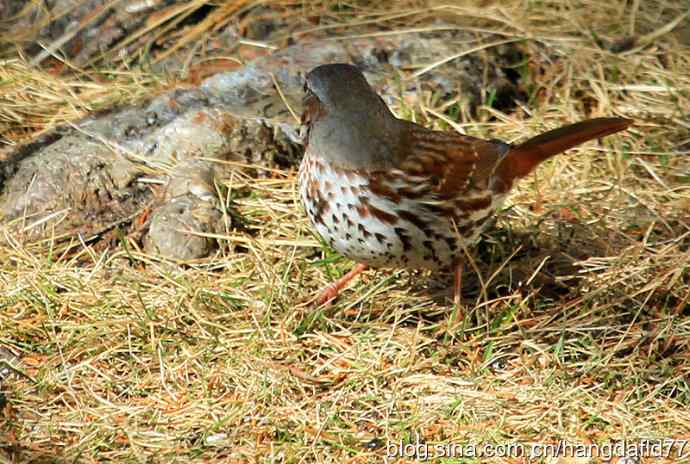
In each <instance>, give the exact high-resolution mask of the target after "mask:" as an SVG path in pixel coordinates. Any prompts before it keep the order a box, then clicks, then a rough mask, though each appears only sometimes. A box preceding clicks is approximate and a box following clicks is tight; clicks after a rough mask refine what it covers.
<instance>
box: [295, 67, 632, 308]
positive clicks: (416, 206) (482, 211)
mask: <svg viewBox="0 0 690 464" xmlns="http://www.w3.org/2000/svg"><path fill="white" fill-rule="evenodd" d="M305 90H306V96H305V99H304V113H303V116H302V123H303V124H304V126H305V127H306V129H307V130H306V137H305V154H304V159H303V160H302V164H301V165H300V175H299V177H300V179H299V180H300V195H301V198H302V203H303V205H304V207H305V210H306V212H307V215H308V216H309V219H310V220H311V223H312V225H313V226H314V227H315V228H316V230H317V232H318V233H319V235H320V236H321V237H322V238H323V239H324V240H325V241H326V242H327V243H329V244H330V246H332V247H333V248H334V249H335V250H337V251H338V252H340V253H342V254H343V255H345V256H347V257H349V258H351V259H353V260H354V261H357V262H358V263H359V264H358V265H357V266H356V267H355V268H354V269H353V270H352V271H351V272H349V273H348V274H347V275H345V276H343V277H342V278H341V279H339V280H338V281H336V282H334V283H333V284H332V285H330V286H329V287H327V288H326V289H325V290H324V291H323V292H322V294H321V295H320V297H319V302H320V303H324V302H326V301H329V300H331V299H332V298H334V297H335V296H336V295H337V293H338V291H339V290H340V289H341V288H342V287H344V286H345V285H346V284H347V282H348V281H349V280H351V279H352V278H353V277H354V276H355V275H357V273H359V272H361V271H362V270H363V269H364V268H366V266H374V267H410V268H431V269H441V268H451V269H455V271H456V284H455V298H456V302H457V301H458V299H459V292H460V278H461V271H462V258H463V253H464V251H463V249H464V248H465V247H467V246H471V245H473V244H474V243H475V242H476V241H477V240H478V237H479V234H480V233H481V232H482V231H483V230H484V227H486V225H487V224H488V223H489V221H488V219H489V218H490V217H491V216H492V215H493V213H494V212H495V211H496V209H497V208H498V207H499V206H500V205H501V203H502V202H503V200H504V199H505V197H506V196H507V194H508V193H509V191H510V189H511V188H512V186H513V184H514V183H515V181H516V180H518V179H520V178H522V177H525V176H526V175H528V174H529V173H530V172H532V171H533V170H534V169H535V168H536V167H537V166H538V165H539V164H540V163H542V162H543V161H544V160H546V159H548V158H550V157H552V156H554V155H556V154H558V153H561V152H563V151H565V150H567V149H569V148H572V147H574V146H576V145H578V144H581V143H583V142H586V141H588V140H591V139H594V138H599V137H603V136H606V135H609V134H613V133H615V132H619V131H621V130H624V129H625V128H627V127H628V126H629V125H630V124H631V123H632V121H631V120H629V119H624V118H597V119H590V120H587V121H583V122H579V123H576V124H571V125H569V126H565V127H561V128H559V129H555V130H552V131H549V132H546V133H544V134H541V135H539V136H537V137H534V138H532V139H529V140H527V141H526V142H524V143H522V144H520V145H517V146H512V145H509V144H507V143H503V142H500V141H494V140H482V139H478V138H476V137H470V136H466V135H461V134H458V133H456V132H442V131H432V130H429V129H426V128H424V127H422V126H419V125H417V124H415V123H412V122H409V121H404V120H400V119H397V118H396V117H395V116H394V115H393V114H392V113H391V112H390V110H389V109H388V107H387V106H386V104H385V103H384V102H383V100H382V99H381V98H380V97H379V96H378V95H377V94H376V93H375V92H374V91H373V90H372V89H371V87H370V86H369V84H368V83H367V81H366V79H365V78H364V76H363V75H362V73H361V72H360V71H359V70H357V68H355V67H354V66H351V65H348V64H330V65H323V66H318V67H317V68H315V69H313V70H312V71H311V72H309V74H308V75H307V78H306V84H305Z"/></svg>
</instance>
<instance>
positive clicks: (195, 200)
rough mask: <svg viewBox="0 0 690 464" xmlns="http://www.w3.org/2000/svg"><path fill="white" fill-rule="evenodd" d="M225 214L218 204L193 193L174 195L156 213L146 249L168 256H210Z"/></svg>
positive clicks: (186, 257) (146, 241)
mask: <svg viewBox="0 0 690 464" xmlns="http://www.w3.org/2000/svg"><path fill="white" fill-rule="evenodd" d="M220 219H221V214H220V211H218V210H217V209H216V208H215V206H214V205H213V204H212V203H210V202H208V201H205V200H202V199H200V198H199V197H197V196H195V195H193V194H186V195H183V196H178V197H175V198H173V199H171V200H170V201H169V202H168V203H165V204H164V205H163V206H162V207H160V208H159V209H157V210H156V211H155V212H154V213H153V217H152V218H151V223H150V226H149V233H148V235H147V236H146V238H145V239H144V249H145V250H146V251H147V252H149V253H157V254H160V255H162V256H164V257H166V258H171V259H177V260H191V259H197V258H203V257H205V256H208V254H209V253H210V252H211V250H212V249H213V247H214V243H215V240H214V239H212V238H209V237H204V236H202V235H200V234H204V233H214V232H215V231H216V225H217V224H219V223H220Z"/></svg>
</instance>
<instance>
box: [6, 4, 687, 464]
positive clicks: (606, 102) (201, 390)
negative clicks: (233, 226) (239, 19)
mask: <svg viewBox="0 0 690 464" xmlns="http://www.w3.org/2000/svg"><path fill="white" fill-rule="evenodd" d="M196 3H199V4H200V3H203V2H196ZM208 3H212V2H208ZM288 3H289V2H285V5H280V8H281V9H282V10H281V11H283V12H284V14H285V15H286V17H288V18H289V19H290V20H291V21H292V20H294V22H295V24H296V26H295V28H294V30H293V31H292V32H291V33H292V34H294V35H296V36H303V35H310V34H311V35H318V34H328V35H330V36H333V35H335V36H352V35H359V34H364V33H371V32H372V31H381V30H384V29H385V30H394V31H402V30H406V29H411V28H421V27H430V26H431V25H432V24H434V20H435V19H438V18H442V19H444V20H445V21H448V22H450V23H452V24H460V25H465V26H472V27H475V28H481V29H485V30H492V31H500V32H501V33H502V34H503V35H505V36H507V37H517V38H523V39H525V48H526V50H527V51H528V54H529V56H530V62H529V63H528V66H527V71H528V72H527V74H526V77H527V79H528V82H527V90H528V91H529V93H530V96H531V101H530V103H529V105H525V107H524V108H520V109H518V110H517V111H516V112H515V113H513V114H510V115H507V114H502V113H501V112H500V111H498V110H496V109H493V108H490V107H485V108H482V109H480V111H479V113H478V114H477V117H476V119H474V120H465V121H461V122H462V123H463V128H464V130H466V131H467V132H469V133H472V134H475V135H481V136H491V137H497V138H502V139H506V140H510V141H513V140H517V139H522V138H524V137H525V136H526V135H528V134H535V133H538V132H539V131H540V130H542V129H544V128H546V127H554V126H557V125H559V124H561V123H562V122H563V121H566V120H568V121H573V120H577V119H579V118H582V117H583V115H588V116H597V115H608V114H620V115H625V116H628V117H633V118H635V119H636V120H637V124H636V125H635V127H634V128H633V129H631V130H630V131H628V132H627V133H626V134H624V135H620V136H614V137H610V138H607V139H606V140H605V141H603V142H602V143H601V144H593V143H592V144H588V145H587V146H585V147H581V148H578V149H575V150H572V151H571V152H570V154H569V155H568V156H562V157H559V158H557V159H555V160H554V161H553V162H549V163H547V165H546V166H544V167H542V168H541V169H540V170H539V172H538V173H537V175H535V176H532V177H530V178H529V179H528V180H525V181H524V182H522V183H521V185H520V186H519V188H518V189H517V190H516V192H515V193H514V195H512V197H511V199H510V205H509V207H508V208H507V210H506V211H505V212H504V214H503V215H502V216H501V218H500V219H499V221H498V225H497V229H496V230H495V231H494V232H492V233H491V234H489V235H488V236H487V237H486V238H485V240H484V242H483V243H482V244H481V245H480V247H479V248H478V250H477V253H476V255H475V256H476V258H477V259H476V266H475V268H474V271H473V272H471V273H470V274H474V275H471V276H468V278H467V282H466V285H465V301H464V304H465V309H466V317H465V319H464V320H462V321H460V320H458V318H457V317H456V314H455V312H454V311H453V310H452V308H451V307H450V305H449V302H448V296H449V291H448V281H447V280H444V279H446V277H444V276H429V275H428V274H427V273H415V272H408V271H395V272H392V271H391V272H388V271H376V272H375V271H369V272H367V273H366V274H365V275H364V276H363V277H362V278H361V279H359V280H357V282H356V284H355V285H354V286H353V287H352V288H351V289H349V290H347V291H346V292H345V293H344V295H343V296H342V297H341V298H340V299H339V300H338V302H337V303H336V304H335V305H333V306H331V307H329V308H314V307H312V306H309V305H308V304H306V303H307V301H308V300H309V299H310V298H311V296H312V295H313V294H314V292H315V291H316V290H317V289H318V288H320V287H321V286H322V285H324V284H326V283H327V282H328V281H330V280H331V279H333V278H334V277H336V276H339V275H341V274H342V273H344V272H346V271H347V270H348V269H349V268H350V267H351V265H352V263H351V262H348V261H347V260H345V259H343V258H340V257H338V256H336V255H334V254H333V253H332V252H329V251H328V250H325V249H323V248H322V247H321V246H320V245H319V244H318V242H317V241H316V240H315V239H314V237H313V235H312V233H311V231H310V229H309V227H308V226H307V223H306V221H305V218H304V216H303V214H302V212H301V209H300V208H299V207H297V205H296V195H295V170H294V169H293V170H290V171H284V172H278V173H275V175H274V176H273V177H272V178H270V179H262V180H257V179H251V178H248V177H247V176H246V175H243V174H242V173H238V174H237V175H236V176H234V177H233V178H232V179H227V180H226V182H225V183H226V185H227V186H228V188H229V189H230V190H231V192H235V193H236V195H235V196H234V197H235V198H237V199H236V204H235V206H236V207H237V209H238V210H239V212H240V213H241V215H242V216H243V217H244V218H245V219H246V222H247V227H248V231H249V232H251V233H241V232H239V231H233V230H231V231H228V238H227V240H226V243H227V245H228V247H226V248H224V249H223V250H224V251H222V252H219V254H218V255H216V256H213V257H211V258H209V259H207V260H204V261H203V262H200V263H196V264H193V265H189V266H187V267H176V266H173V265H171V264H170V263H166V262H162V261H160V260H159V259H157V258H155V257H152V256H147V255H144V254H142V253H139V252H137V251H136V249H133V248H131V247H130V248H128V249H126V250H125V249H118V250H109V251H107V252H98V251H95V250H94V249H92V248H89V247H82V248H81V251H80V252H78V253H76V254H72V255H69V256H63V255H60V254H56V253H53V252H52V251H51V247H50V244H42V245H40V246H39V245H35V244H34V245H32V244H29V243H23V242H21V241H19V240H17V239H16V238H15V237H10V236H7V234H5V239H6V243H5V244H3V245H1V246H0V287H1V288H2V296H0V347H2V346H5V347H9V348H11V349H12V350H13V351H15V352H16V353H17V354H19V355H20V356H21V361H16V362H14V363H12V366H13V369H15V374H14V375H12V376H11V377H10V379H9V380H6V381H5V382H4V383H3V384H2V387H1V390H0V392H1V393H2V394H3V395H4V396H5V397H6V399H7V401H8V404H7V405H6V406H5V407H4V409H1V411H0V461H7V462H29V461H32V462H102V461H118V462H159V461H165V460H172V461H180V462H202V461H223V462H248V461H256V462H382V461H383V456H384V455H385V453H386V443H387V442H389V441H390V442H398V441H400V440H410V439H412V440H413V441H414V437H415V433H417V432H418V433H419V434H420V435H421V436H422V437H423V439H424V440H426V441H427V442H432V443H468V442H472V443H480V442H489V443H497V444H500V443H513V442H520V443H526V444H528V443H535V442H536V443H553V442H556V441H558V440H561V439H563V440H567V441H569V442H571V443H592V442H595V443H602V442H606V441H609V440H621V439H631V440H632V439H639V438H659V439H671V438H674V439H681V440H682V439H685V440H687V439H690V419H689V417H690V415H689V414H688V407H689V405H690V385H689V384H688V378H689V375H690V364H688V359H689V357H688V355H690V343H689V342H690V317H689V316H690V311H689V310H688V306H690V305H689V302H690V220H689V219H688V218H689V217H690V157H689V148H688V147H690V136H689V135H688V134H689V133H690V118H689V117H688V108H690V47H689V46H688V44H687V42H685V43H683V37H687V36H688V34H690V32H688V27H689V26H688V22H689V20H688V17H685V18H684V19H683V20H682V21H680V22H679V23H678V27H676V28H675V29H674V30H672V31H669V30H668V29H669V28H665V26H667V25H669V24H672V23H673V21H674V20H675V19H677V18H679V17H680V15H681V14H682V13H684V9H683V6H682V5H683V2H682V1H680V0H678V1H676V2H671V1H661V0H652V1H649V2H647V1H644V2H625V1H622V0H612V1H608V2H594V1H568V2H565V1H563V2H559V1H544V2H527V1H524V2H521V1H513V2H509V3H502V4H501V5H502V6H500V7H499V6H489V7H487V6H482V7H478V6H465V7H458V8H456V7H451V6H443V5H442V4H441V3H438V6H437V7H436V8H435V9H434V8H426V7H425V4H423V2H408V3H402V2H401V3H399V4H398V5H397V7H396V8H395V13H392V11H393V10H392V9H391V8H390V7H385V8H384V7H381V10H378V11H377V10H375V9H373V8H374V7H371V6H361V5H360V4H356V5H355V6H353V7H352V8H345V7H342V8H338V5H341V6H343V5H345V3H344V2H334V1H325V2H320V3H311V4H307V5H292V6H291V5H289V4H288ZM483 3H485V4H487V3H489V4H490V2H483ZM357 5H360V6H357ZM467 5H470V4H469V3H467ZM496 5H498V3H496ZM237 11H238V10H237V9H232V8H228V9H227V10H225V13H223V14H224V15H225V16H223V15H220V16H219V17H220V18H221V19H218V18H219V17H216V19H215V20H214V21H215V22H214V21H210V22H209V24H207V25H206V26H205V27H207V30H203V31H196V32H195V34H196V35H193V36H192V37H191V38H190V39H189V41H190V42H184V38H181V37H184V34H183V33H180V32H177V33H176V34H177V35H176V36H175V38H176V39H177V40H179V41H180V42H179V43H180V44H184V43H193V41H194V40H197V39H198V38H199V36H200V35H203V34H205V33H213V30H214V29H213V28H214V27H216V26H218V24H219V21H220V22H222V21H225V20H227V21H230V20H231V19H232V18H233V17H234V16H233V15H234V14H236V12H237ZM408 13H409V14H408ZM317 14H318V15H322V22H321V24H320V26H318V27H317V26H314V25H310V24H309V23H308V22H306V21H304V19H303V18H304V17H305V16H308V15H312V16H313V15H317ZM221 20H222V21H221ZM324 25H325V26H326V27H325V28H324ZM161 27H162V26H161ZM216 29H217V27H216ZM165 33H166V34H173V33H175V30H170V31H167V32H165ZM630 34H637V35H640V36H643V39H642V40H641V41H639V42H638V45H635V46H633V47H632V48H631V49H629V50H628V51H624V52H621V53H613V52H611V51H608V50H607V49H606V48H604V47H601V46H599V45H597V41H600V44H604V45H605V44H610V43H615V42H617V41H618V42H619V41H620V40H621V39H622V38H624V37H626V36H628V35H630ZM183 42H184V43H183ZM234 52H237V53H239V50H235V51H234ZM113 56H117V55H116V54H115V55H113ZM237 56H238V59H240V58H241V57H240V55H237ZM427 64H429V63H420V66H419V68H418V69H421V68H422V67H423V66H424V65H427ZM93 66H94V67H89V68H86V69H83V70H80V71H79V72H76V71H69V70H68V71H65V72H62V73H61V74H59V75H56V74H54V73H51V72H49V71H48V70H45V69H42V68H35V67H29V66H28V65H27V64H26V61H25V60H24V59H22V58H21V57H15V58H12V59H11V61H10V62H5V63H3V65H2V66H0V91H3V90H6V89H7V88H8V86H9V88H12V89H16V88H21V89H23V91H22V92H15V93H8V92H3V93H4V97H0V98H2V106H1V107H0V123H2V124H4V125H5V127H4V130H3V132H4V134H5V137H6V138H7V141H9V142H11V143H15V142H16V141H18V140H21V139H25V138H26V137H27V136H29V135H31V134H34V133H36V132H40V131H41V130H44V129H46V128H49V127H52V126H54V125H56V124H58V123H60V122H63V121H64V120H69V119H74V118H77V117H80V116H81V115H83V114H85V113H86V112H89V111H92V110H93V109H97V108H101V107H104V106H108V105H109V104H114V103H118V102H120V103H121V102H122V96H123V95H127V98H130V97H135V98H140V97H142V96H143V95H145V94H146V93H148V92H153V91H156V90H159V89H160V88H162V86H164V85H167V84H162V82H164V81H165V79H163V78H162V77H161V76H158V75H155V74H151V73H148V74H147V73H146V72H145V71H143V70H138V69H128V70H127V72H124V71H122V70H121V66H122V63H121V62H120V61H118V60H115V59H114V58H113V62H112V63H110V62H107V61H101V62H98V63H95V64H94V65H93ZM95 66H98V68H95ZM118 69H120V71H118ZM408 71H409V72H410V73H412V72H414V71H415V70H408ZM107 73H111V76H113V77H112V78H111V79H109V80H107V81H106V80H103V79H94V78H93V76H94V75H101V76H102V75H104V74H107ZM18 95H24V96H23V97H21V98H19V97H18ZM432 101H433V99H430V98H429V99H426V100H425V99H424V98H422V99H421V100H420V101H419V102H417V106H415V107H414V108H412V109H413V110H414V111H415V113H416V114H417V118H418V119H419V120H421V121H422V122H425V123H426V124H428V125H437V126H443V125H444V123H443V122H442V121H440V120H439V119H438V118H436V117H435V116H433V114H434V113H438V112H439V111H440V112H442V110H440V109H439V108H438V107H440V106H441V105H442V104H443V102H436V103H435V104H432V103H430V102H432ZM434 105H435V106H434ZM409 110H410V108H405V109H404V111H409ZM425 115H426V117H427V118H428V119H425ZM438 281H440V284H439V282H438ZM482 282H483V285H482V284H481V283H482ZM0 362H2V361H0ZM0 367H2V366H0ZM685 452H686V453H688V452H690V446H688V447H686V449H685ZM674 460H677V459H669V460H668V461H669V462H670V461H674ZM485 461H486V459H465V460H452V461H451V460H448V461H442V462H467V463H470V462H485ZM496 461H510V460H507V459H506V460H500V459H497V460H496ZM519 461H520V460H519V459H514V460H513V461H511V462H519ZM439 462H441V461H439ZM543 462H555V461H549V460H544V461H543ZM559 462H575V461H565V460H562V461H559ZM577 462H588V461H587V460H580V461H577ZM645 462H663V460H661V461H659V460H649V461H645Z"/></svg>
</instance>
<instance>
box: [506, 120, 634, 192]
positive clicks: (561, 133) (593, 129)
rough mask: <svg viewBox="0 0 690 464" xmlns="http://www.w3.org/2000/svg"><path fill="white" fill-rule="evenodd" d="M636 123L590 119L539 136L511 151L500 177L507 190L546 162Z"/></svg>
mask: <svg viewBox="0 0 690 464" xmlns="http://www.w3.org/2000/svg"><path fill="white" fill-rule="evenodd" d="M632 122H633V121H632V120H630V119H624V118H596V119H588V120H587V121H582V122H578V123H575V124H571V125H569V126H564V127H560V128H558V129H554V130H552V131H549V132H545V133H543V134H541V135H537V136H536V137H533V138H531V139H529V140H528V141H526V142H525V143H522V144H520V145H517V146H515V147H511V148H510V151H509V152H508V154H507V155H506V157H505V158H503V161H501V164H500V165H499V166H498V169H497V170H496V174H497V175H498V177H499V179H501V180H502V181H503V183H504V184H505V185H506V186H510V185H512V183H513V180H514V179H516V178H520V177H524V176H526V175H527V174H529V173H530V172H532V171H533V170H534V169H535V168H536V167H537V166H538V165H539V163H541V162H542V161H545V160H547V159H549V158H551V157H552V156H554V155H557V154H559V153H561V152H563V151H565V150H567V149H568V148H572V147H574V146H576V145H579V144H581V143H584V142H586V141H588V140H592V139H596V138H599V137H604V136H605V135H610V134H613V133H616V132H619V131H622V130H623V129H625V128H627V127H628V126H629V125H630V124H632ZM508 188H510V187H508Z"/></svg>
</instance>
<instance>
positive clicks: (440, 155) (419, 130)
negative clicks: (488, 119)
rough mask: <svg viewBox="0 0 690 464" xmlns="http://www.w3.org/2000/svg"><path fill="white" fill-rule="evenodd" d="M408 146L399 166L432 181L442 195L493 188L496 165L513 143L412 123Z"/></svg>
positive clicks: (435, 190)
mask: <svg viewBox="0 0 690 464" xmlns="http://www.w3.org/2000/svg"><path fill="white" fill-rule="evenodd" d="M406 139H407V140H405V141H404V143H403V146H404V147H405V148H404V149H403V150H401V157H400V159H398V160H397V161H398V162H397V163H396V164H397V165H398V166H399V167H400V169H401V170H402V171H404V172H405V173H406V174H408V175H411V176H424V177H428V178H430V180H431V183H432V185H433V191H434V193H436V194H437V195H438V197H439V198H442V199H443V198H455V197H457V196H458V195H460V194H462V193H464V192H469V191H474V190H486V189H488V188H490V179H491V176H492V174H493V173H494V171H495V170H496V167H497V166H498V164H499V162H500V160H501V159H503V157H504V156H505V155H506V153H507V152H508V150H509V149H510V145H508V144H506V143H503V142H499V141H491V140H483V139H479V138H476V137H471V136H467V135H462V134H458V133H457V132H443V131H432V130H429V129H425V128H424V127H421V126H417V125H416V124H415V125H412V124H411V125H410V130H409V131H408V132H407V135H406Z"/></svg>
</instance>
